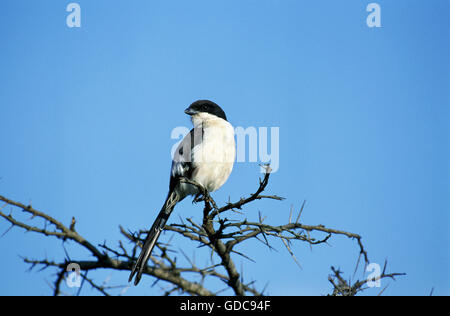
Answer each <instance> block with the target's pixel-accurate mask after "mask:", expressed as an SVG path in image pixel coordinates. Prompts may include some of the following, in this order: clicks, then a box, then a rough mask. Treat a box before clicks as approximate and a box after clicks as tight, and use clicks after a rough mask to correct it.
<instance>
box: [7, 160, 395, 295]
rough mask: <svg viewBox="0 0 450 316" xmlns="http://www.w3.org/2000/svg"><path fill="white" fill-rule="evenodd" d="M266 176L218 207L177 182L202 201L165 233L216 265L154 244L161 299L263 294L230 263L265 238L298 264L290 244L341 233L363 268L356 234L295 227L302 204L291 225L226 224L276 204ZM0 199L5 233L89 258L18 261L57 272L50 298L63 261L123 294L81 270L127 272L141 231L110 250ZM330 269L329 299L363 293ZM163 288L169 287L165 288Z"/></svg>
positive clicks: (149, 271) (105, 291)
mask: <svg viewBox="0 0 450 316" xmlns="http://www.w3.org/2000/svg"><path fill="white" fill-rule="evenodd" d="M269 177H270V167H269V166H266V172H265V174H264V177H263V179H262V180H261V179H260V181H259V187H258V188H257V190H256V192H255V193H254V194H251V195H250V196H249V197H247V198H241V199H240V200H239V201H237V202H234V203H230V202H229V203H227V204H225V205H224V206H222V207H219V206H218V205H217V203H216V202H215V201H214V199H213V198H212V197H211V196H210V194H209V193H208V192H207V191H206V190H204V189H203V188H202V187H201V186H200V185H199V184H197V183H195V182H192V181H190V180H187V179H182V181H184V182H187V183H190V184H192V185H195V186H197V187H198V188H199V191H200V192H201V194H199V196H197V197H196V198H195V201H196V202H199V201H203V202H204V208H203V219H202V222H201V223H197V222H195V221H194V220H192V219H191V218H186V219H185V220H183V219H180V221H181V223H175V224H171V225H166V227H165V230H166V231H169V232H172V233H174V234H178V235H180V236H182V237H184V238H187V239H189V240H191V241H193V242H195V243H197V244H199V245H200V247H206V248H208V249H209V251H211V256H212V255H214V254H215V255H217V256H218V258H219V259H220V263H211V264H210V265H207V266H202V267H199V266H198V265H197V264H196V263H195V260H191V259H190V258H188V257H187V256H186V255H185V254H184V252H183V251H179V252H177V251H174V250H173V249H172V247H171V245H170V244H164V243H162V242H160V243H157V249H159V253H160V255H158V256H156V255H154V256H152V257H151V258H150V262H149V265H148V266H147V267H146V269H145V271H144V274H146V275H149V276H152V277H154V278H155V279H156V281H155V283H154V284H157V283H158V281H164V284H165V285H166V289H162V291H163V293H164V294H166V295H170V294H172V293H174V292H178V293H188V294H191V295H202V296H207V295H208V296H209V295H217V294H219V293H221V292H222V290H219V291H212V290H210V289H208V288H206V287H205V286H204V281H205V279H216V280H219V281H220V283H224V284H225V286H226V287H225V289H227V288H229V289H231V290H232V291H233V292H234V294H235V295H247V294H251V295H257V296H259V295H263V294H264V290H265V289H263V290H262V291H258V290H257V289H256V288H255V287H254V285H255V282H254V281H252V282H248V283H244V281H243V277H242V275H241V274H240V273H238V271H237V268H236V265H235V262H234V260H233V257H234V256H235V255H238V256H242V257H244V258H246V259H250V258H248V257H247V256H245V254H243V253H241V252H238V251H236V250H235V247H236V246H237V245H239V244H241V243H243V242H244V241H246V240H249V239H252V238H255V239H257V240H259V241H260V242H262V243H263V244H264V245H265V246H267V247H269V248H270V249H273V247H272V246H271V245H270V244H269V239H268V238H275V239H279V240H281V241H282V242H283V244H284V246H285V247H286V249H287V250H288V251H289V253H290V254H291V256H292V258H293V259H294V260H295V262H296V263H297V264H298V265H300V264H299V263H298V261H297V259H296V258H295V256H294V252H293V251H292V249H291V244H292V242H294V241H303V242H306V243H308V244H310V245H317V244H322V243H327V242H328V240H329V239H330V238H331V236H333V235H342V236H346V237H348V238H351V239H355V240H357V243H358V246H359V253H360V258H361V257H363V258H364V262H365V264H368V263H369V259H368V255H367V252H366V250H365V249H364V247H363V244H362V241H361V236H360V235H358V234H354V233H350V232H346V231H342V230H337V229H332V228H327V227H325V226H323V225H305V224H302V223H300V216H301V213H302V211H303V207H304V203H303V205H302V208H301V209H300V212H299V214H298V216H297V219H296V220H295V221H292V211H291V214H290V215H289V221H288V223H287V224H284V225H279V226H272V225H268V224H266V223H264V218H262V217H261V214H259V220H258V221H248V220H247V219H244V220H242V221H238V222H236V221H230V220H228V219H226V218H224V219H221V218H220V216H219V215H220V214H223V213H225V212H227V211H236V210H241V209H242V208H243V207H244V206H245V205H246V204H249V203H251V202H253V201H256V200H261V199H272V200H282V199H283V198H282V197H279V196H277V195H263V194H262V193H263V192H264V191H265V189H266V187H267V185H268V182H269ZM0 201H1V202H3V203H4V205H0V217H3V218H4V219H5V220H6V221H8V222H9V223H10V224H11V227H10V228H9V229H8V230H7V231H6V232H8V231H9V230H10V229H11V228H12V227H14V226H17V227H20V228H22V229H24V230H26V231H32V232H36V233H39V234H42V235H45V236H53V237H56V238H58V239H61V240H63V246H64V243H65V242H67V241H69V240H70V241H73V242H74V243H76V244H78V245H80V246H81V247H84V248H85V249H87V250H88V251H89V252H90V253H91V254H92V256H93V257H94V258H93V260H72V259H70V260H69V259H68V258H66V259H64V260H63V261H60V262H55V261H50V260H48V259H40V260H30V259H27V258H24V261H25V262H26V263H27V264H29V265H30V269H32V268H34V267H35V266H41V267H42V268H43V269H45V268H51V267H52V268H55V269H57V271H58V273H57V277H56V280H55V281H54V285H53V290H54V294H55V295H59V294H61V290H60V285H61V283H62V282H63V281H64V280H65V276H66V268H67V266H68V264H69V263H77V264H78V265H79V267H80V269H81V271H83V272H84V273H82V274H81V277H82V278H83V280H84V281H83V283H87V284H89V285H90V286H91V287H92V288H93V289H95V290H97V291H98V292H99V293H101V294H102V295H110V291H112V290H114V289H118V288H122V289H124V290H126V288H127V287H128V285H119V286H108V285H106V284H99V283H98V282H96V281H95V280H94V279H93V278H91V277H89V278H88V277H87V272H88V271H94V270H98V269H111V270H124V271H129V270H130V269H131V267H132V264H133V262H134V260H135V259H136V253H137V247H139V246H140V245H141V243H142V241H143V238H144V237H145V234H146V231H145V230H141V231H138V232H136V233H132V232H129V231H126V230H125V229H124V228H123V227H121V226H120V233H121V234H122V236H124V237H125V239H126V240H127V241H128V242H131V243H132V245H133V246H132V249H131V251H130V250H127V249H126V247H125V246H124V245H123V243H122V242H121V241H119V244H118V247H117V248H112V247H110V246H108V245H107V244H106V243H105V242H104V243H103V244H99V245H97V246H95V245H94V244H92V243H91V242H89V241H87V239H85V238H84V237H83V236H82V235H81V234H79V233H78V232H77V231H76V230H75V219H74V218H72V221H71V223H70V225H69V227H67V226H65V225H64V224H63V223H61V222H59V221H58V220H56V219H55V218H53V217H51V216H50V215H48V214H46V213H43V212H41V211H38V210H36V209H34V208H33V207H32V206H31V205H25V204H22V203H20V202H16V201H13V200H10V199H8V198H6V197H3V196H1V195H0ZM6 206H11V207H13V209H14V208H16V209H20V210H22V211H23V212H25V213H28V214H31V218H32V219H34V218H41V219H43V220H44V225H43V227H40V226H35V225H31V224H28V223H25V221H21V220H19V219H17V217H14V216H13V214H12V213H10V214H9V215H6V214H5V213H3V209H4V208H5V207H6ZM6 232H5V233H6ZM313 232H317V233H322V234H325V235H324V236H323V237H321V238H318V239H317V238H313V237H311V233H313ZM180 252H181V254H182V255H183V256H184V257H185V259H186V261H187V262H188V264H187V265H186V266H181V265H180V264H179V263H178V262H177V254H178V253H180ZM250 260H251V259H250ZM358 264H359V259H358ZM358 264H357V265H358ZM220 268H222V270H223V272H221V269H220ZM385 269H386V265H385V267H384V269H383V273H382V275H381V276H380V278H392V279H393V278H394V277H395V276H398V275H402V274H396V273H393V274H389V273H385ZM332 271H333V273H334V277H331V276H330V278H329V281H330V283H331V284H332V285H333V293H332V295H344V294H348V295H355V294H356V293H358V292H360V291H362V290H364V285H365V284H366V281H364V280H363V281H357V282H355V283H354V284H350V283H343V281H344V279H343V278H342V277H341V272H340V271H338V270H336V269H334V268H332ZM193 276H196V278H199V280H200V281H196V278H195V277H194V278H193ZM341 279H342V280H341ZM167 286H168V287H169V289H167ZM345 286H346V287H345ZM78 293H79V291H78Z"/></svg>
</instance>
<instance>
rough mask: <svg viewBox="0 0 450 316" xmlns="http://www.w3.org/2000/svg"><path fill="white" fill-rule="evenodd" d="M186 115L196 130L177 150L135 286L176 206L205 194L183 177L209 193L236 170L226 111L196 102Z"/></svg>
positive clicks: (138, 263)
mask: <svg viewBox="0 0 450 316" xmlns="http://www.w3.org/2000/svg"><path fill="white" fill-rule="evenodd" d="M184 112H185V113H186V114H188V115H190V116H191V120H192V124H193V125H194V128H193V129H192V130H191V131H190V132H189V134H187V135H186V136H185V137H184V138H183V140H182V141H181V143H180V144H179V146H178V147H177V149H176V151H175V154H174V157H173V160H172V169H171V173H170V182H169V193H168V195H167V198H166V201H165V202H164V205H163V207H162V209H161V211H160V212H159V214H158V217H156V220H155V222H154V223H153V225H152V227H151V228H150V230H149V232H148V235H147V238H146V239H145V242H144V246H143V247H142V250H141V254H140V255H139V258H138V259H137V261H136V263H135V265H134V267H133V269H132V270H131V274H130V278H129V280H128V281H129V282H131V280H133V277H134V275H136V278H135V279H134V284H135V285H137V284H138V283H139V281H140V279H141V276H142V272H143V271H144V269H145V266H146V265H147V261H148V259H149V258H150V255H151V253H152V250H153V247H155V244H156V241H157V240H158V237H159V235H160V234H161V232H162V231H163V230H164V227H165V225H166V222H167V219H168V218H169V216H170V214H171V213H172V211H173V208H174V207H175V205H176V204H177V203H178V202H180V201H181V200H183V199H184V198H185V197H186V196H188V195H194V194H195V195H198V194H201V193H202V192H201V190H199V188H198V187H197V186H195V185H193V184H190V183H186V182H183V178H185V179H187V180H190V181H192V182H195V183H197V184H199V185H201V186H202V187H203V189H205V190H207V191H208V192H213V191H216V190H217V189H219V188H220V187H221V186H222V185H223V184H224V183H225V182H226V181H227V179H228V177H229V175H230V173H231V170H232V169H233V164H234V160H235V156H236V149H235V147H236V146H235V142H234V129H233V126H231V124H230V123H228V121H227V117H226V116H225V112H224V111H223V110H222V109H221V108H220V107H219V106H218V105H217V104H216V103H214V102H212V101H209V100H199V101H196V102H194V103H192V104H191V105H190V106H189V107H188V108H187V109H186V110H185V111H184Z"/></svg>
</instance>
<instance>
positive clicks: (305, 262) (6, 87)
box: [0, 0, 450, 295]
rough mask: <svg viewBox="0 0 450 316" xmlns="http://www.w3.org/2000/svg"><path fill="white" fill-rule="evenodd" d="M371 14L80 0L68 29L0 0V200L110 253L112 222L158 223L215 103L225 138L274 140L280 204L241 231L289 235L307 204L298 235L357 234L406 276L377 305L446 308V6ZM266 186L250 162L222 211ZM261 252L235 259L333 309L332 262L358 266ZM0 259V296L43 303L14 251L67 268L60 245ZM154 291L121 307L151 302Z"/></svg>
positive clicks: (55, 16)
mask: <svg viewBox="0 0 450 316" xmlns="http://www.w3.org/2000/svg"><path fill="white" fill-rule="evenodd" d="M370 2H371V1H360V0H358V1H356V0H354V1H331V0H330V1H298V0H295V1H287V0H286V1H261V0H258V1H256V0H245V1H236V0H233V1H189V2H188V1H137V0H136V1H132V2H130V1H114V2H112V1H104V0H97V1H86V0H84V1H83V0H79V1H77V3H79V5H80V7H81V10H82V11H81V23H82V25H81V27H80V28H68V27H67V26H66V16H67V14H68V13H67V12H66V11H65V9H66V6H67V4H69V3H70V1H50V0H42V1H31V0H29V1H24V0H17V1H12V0H8V1H2V2H1V4H0V12H1V13H0V15H1V18H0V35H1V36H0V38H1V50H0V57H1V58H0V82H1V85H0V117H1V124H0V141H1V145H2V146H1V148H2V150H1V151H2V154H1V155H0V195H4V196H7V197H9V198H11V199H14V200H18V201H22V202H24V203H29V202H31V203H32V204H33V206H34V207H35V208H37V209H39V210H43V211H46V212H48V213H49V214H51V215H52V216H54V217H56V218H58V219H59V220H61V221H62V222H64V223H66V224H68V223H70V219H71V217H72V216H75V217H76V219H77V230H78V231H79V232H80V233H81V234H83V236H85V237H86V238H88V239H89V240H91V241H93V242H95V243H102V242H103V241H104V240H106V241H107V242H108V243H109V244H110V245H116V241H117V240H118V239H119V238H120V236H119V230H118V226H119V225H122V226H124V227H126V228H128V229H131V230H137V229H142V228H147V227H148V226H150V225H151V223H152V221H153V219H154V217H155V214H156V212H157V211H158V210H159V207H160V205H161V204H162V202H163V199H164V198H165V195H166V192H167V191H166V190H167V187H168V175H169V168H170V149H171V147H172V146H173V144H174V143H175V142H176V140H174V139H171V138H170V133H171V131H172V129H173V128H175V127H177V126H187V127H189V126H190V125H189V124H190V122H189V120H188V118H187V116H186V115H185V114H184V113H183V110H184V109H185V108H186V107H187V106H188V105H189V104H190V103H191V102H193V101H195V100H197V99H203V98H207V99H211V100H213V101H215V102H217V103H218V104H220V105H221V106H222V107H223V108H224V110H225V111H226V113H227V116H228V118H229V121H230V122H231V123H232V124H233V125H234V126H242V127H244V128H246V127H250V126H253V127H279V131H280V139H279V146H280V152H279V157H280V161H279V170H278V171H277V172H276V173H275V174H273V175H272V178H271V182H270V184H269V187H268V192H269V193H272V194H278V195H281V196H284V197H286V200H285V201H283V202H273V201H262V202H255V203H254V204H253V205H251V207H249V208H248V209H246V214H245V217H247V218H249V219H256V218H257V213H258V211H260V212H261V213H263V214H264V215H266V216H267V219H266V221H267V222H268V223H273V224H283V223H286V222H287V220H288V217H289V209H290V207H291V205H292V206H293V207H294V209H296V210H298V209H299V208H300V206H301V204H302V202H303V200H306V201H307V202H306V207H305V210H304V212H303V215H302V218H303V222H304V223H305V224H323V225H326V226H329V227H333V228H338V229H343V230H347V231H351V232H355V233H358V234H360V235H362V236H363V242H364V244H365V247H366V248H367V250H368V253H369V257H370V259H371V261H373V262H378V263H380V264H383V262H384V260H385V259H387V260H388V263H389V266H388V268H389V270H390V271H392V272H405V273H407V276H405V277H400V278H398V280H397V282H392V281H390V280H383V281H382V287H384V286H385V285H389V286H388V288H387V289H386V290H385V292H384V294H387V295H427V294H429V292H430V291H431V289H432V288H434V294H437V295H450V269H449V267H450V237H449V236H450V218H449V207H450V195H449V192H450V187H449V179H450V167H449V166H450V163H449V162H450V153H449V148H450V146H449V145H450V143H449V126H450V119H449V118H450V110H449V109H450V104H449V103H450V102H449V100H450V92H449V91H450V89H449V88H450V62H449V59H448V56H450V41H449V35H450V34H449V31H450V20H449V19H448V12H449V10H450V2H449V1H444V0H440V1H438V0H436V1H433V2H432V3H427V2H425V1H406V0H398V1H377V3H378V4H379V5H380V7H381V24H382V27H381V28H369V27H368V26H367V25H366V17H367V15H368V14H369V13H368V12H366V6H367V5H368V4H369V3H370ZM258 176H259V166H258V163H253V162H242V163H237V164H236V165H235V168H234V170H233V173H232V175H231V177H230V178H229V180H228V182H227V183H226V184H225V185H224V186H223V187H222V188H221V189H220V190H219V191H218V192H216V193H214V197H215V198H216V201H218V202H219V203H224V202H225V201H227V199H228V197H231V199H238V198H239V197H241V196H243V195H246V194H248V193H251V192H252V191H254V190H255V189H256V186H257V179H258ZM179 216H182V217H188V216H194V218H197V219H198V218H199V216H201V208H200V206H198V205H197V206H195V205H191V203H190V201H188V199H186V200H185V201H183V202H182V203H181V204H180V205H178V206H177V208H176V210H175V215H174V216H173V217H172V219H171V220H170V221H172V222H176V221H178V218H179ZM170 221H169V222H170ZM8 227H9V225H8V224H7V223H6V222H5V221H0V233H3V232H4V231H6V230H7V229H8ZM162 238H164V239H165V240H168V238H170V234H165V235H164V236H163V237H162ZM176 241H178V242H179V244H175V245H174V247H175V248H177V247H178V248H181V247H183V249H189V250H188V253H189V251H191V252H190V253H192V252H193V251H194V249H195V248H193V247H191V248H184V247H189V246H190V245H189V244H188V243H185V242H184V241H181V240H179V239H176V240H174V242H176ZM273 246H274V247H276V248H277V249H278V251H277V252H275V251H270V250H268V249H267V248H264V247H263V246H262V245H261V244H258V243H249V244H248V245H246V246H243V247H242V248H240V251H242V252H245V253H248V254H250V256H251V257H252V258H253V259H254V260H255V262H250V261H247V260H243V259H241V258H236V262H237V265H238V266H242V267H243V271H244V278H246V280H249V281H250V280H257V286H259V288H260V289H261V288H263V287H264V286H265V285H266V283H268V286H267V293H268V294H273V295H322V294H327V293H329V292H330V285H329V283H328V281H327V276H328V274H329V273H330V266H331V265H333V266H336V267H340V268H341V269H342V270H343V271H344V272H347V275H351V274H352V272H353V269H354V265H355V263H356V260H357V255H358V247H357V245H356V243H354V242H352V241H351V240H348V239H346V238H344V237H342V238H339V237H337V238H333V239H332V240H331V241H330V243H329V245H321V246H318V247H314V248H313V249H312V250H311V249H310V248H309V247H308V246H306V245H304V244H303V243H298V244H295V245H294V246H293V250H294V252H295V254H296V256H297V258H298V259H299V261H300V263H301V265H302V267H303V269H301V270H300V269H299V268H298V267H297V265H296V264H295V262H294V261H293V260H292V259H291V257H290V255H289V253H288V252H287V251H286V250H285V249H284V247H283V245H282V243H277V242H275V241H274V244H273ZM67 248H68V251H69V253H70V254H71V255H73V257H77V258H88V256H87V253H86V252H85V251H84V250H80V249H79V248H77V247H73V245H71V244H68V245H67ZM0 250H1V253H2V260H1V261H0V280H1V281H2V282H1V286H0V294H2V295H5V294H24V295H47V294H51V293H52V292H51V289H50V287H49V285H48V283H49V282H52V280H53V279H54V274H53V273H54V271H50V270H49V271H44V272H37V270H33V271H31V272H27V268H28V266H27V265H26V264H24V263H23V262H22V260H21V259H20V257H19V255H20V256H27V257H30V258H42V257H47V258H49V259H55V260H57V259H61V258H63V256H64V252H63V250H62V247H61V242H60V241H59V240H56V239H50V238H41V237H40V236H36V235H33V234H32V233H24V232H23V231H21V230H20V229H18V228H14V229H12V230H11V231H9V232H8V233H7V234H6V235H4V236H3V237H1V238H0ZM197 251H198V250H197ZM196 255H197V256H201V254H200V253H197V254H196ZM200 258H202V257H200ZM199 260H200V259H199ZM204 260H206V259H204ZM90 276H91V277H92V276H97V277H98V278H99V279H100V280H103V279H105V278H108V280H110V281H109V282H110V283H111V284H124V283H126V279H127V277H128V274H127V273H124V272H112V273H110V272H98V274H94V273H93V274H92V275H90ZM358 276H361V273H359V274H357V277H358ZM152 283H153V280H152V279H151V278H150V277H144V279H143V282H141V284H140V286H139V287H136V288H135V287H132V288H130V289H128V291H127V292H126V294H132V295H147V294H149V295H157V294H159V293H160V291H159V288H157V287H154V288H151V287H150V285H151V284H152ZM63 290H65V291H67V292H68V293H71V292H70V291H71V290H70V289H68V288H63ZM378 291H379V289H374V290H370V291H368V292H367V294H377V293H378ZM82 294H96V292H95V291H93V290H91V289H90V288H89V287H85V288H84V289H83V291H82ZM229 294H230V293H229Z"/></svg>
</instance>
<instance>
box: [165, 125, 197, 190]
mask: <svg viewBox="0 0 450 316" xmlns="http://www.w3.org/2000/svg"><path fill="white" fill-rule="evenodd" d="M203 133H204V131H203V128H201V127H196V128H193V129H191V131H190V132H189V134H187V135H186V136H185V137H184V138H183V140H182V141H181V143H180V144H179V145H178V147H177V149H176V151H175V154H174V157H173V160H172V170H171V175H170V184H169V192H171V191H172V190H174V188H175V186H176V185H177V183H178V180H179V178H181V177H184V178H188V179H189V178H191V176H192V173H193V172H194V170H195V164H194V163H193V158H194V151H195V147H197V146H199V145H200V144H201V143H202V140H203Z"/></svg>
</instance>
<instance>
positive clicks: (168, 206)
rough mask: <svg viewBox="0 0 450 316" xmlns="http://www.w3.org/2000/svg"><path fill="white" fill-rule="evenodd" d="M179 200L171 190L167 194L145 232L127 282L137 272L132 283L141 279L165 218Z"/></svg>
mask: <svg viewBox="0 0 450 316" xmlns="http://www.w3.org/2000/svg"><path fill="white" fill-rule="evenodd" d="M179 200H180V199H179V197H178V195H177V194H176V193H175V192H173V191H172V192H170V193H169V194H168V195H167V199H166V202H164V205H163V207H162V209H161V211H160V212H159V214H158V217H157V218H156V220H155V222H154V223H153V225H152V228H150V230H149V232H148V234H147V238H146V239H145V242H144V246H143V247H142V250H141V254H140V255H139V258H138V259H137V261H136V263H135V264H134V267H133V269H132V270H131V273H130V277H129V278H128V282H131V280H133V277H134V275H135V274H136V273H137V274H136V278H135V279H134V285H137V284H138V283H139V281H140V280H141V276H142V272H143V271H144V269H145V266H146V265H147V261H148V259H149V258H150V255H151V253H152V250H153V247H155V245H156V241H157V240H158V238H159V235H160V234H161V232H162V231H163V230H164V227H165V226H166V222H167V219H168V218H169V216H170V214H171V213H172V210H173V208H174V207H175V204H177V203H178V201H179Z"/></svg>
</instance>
